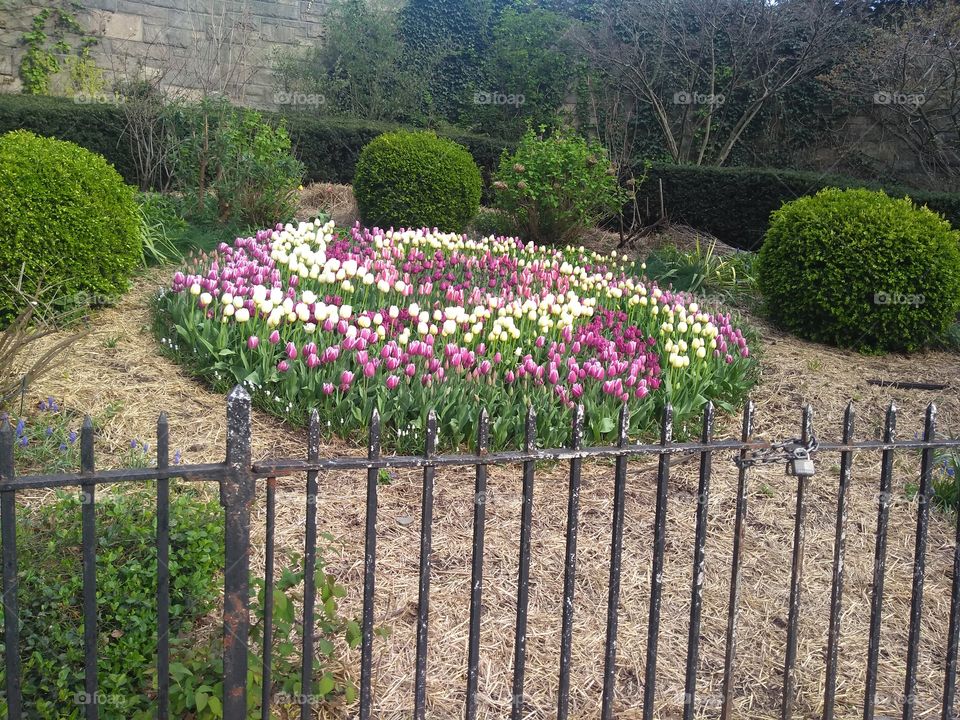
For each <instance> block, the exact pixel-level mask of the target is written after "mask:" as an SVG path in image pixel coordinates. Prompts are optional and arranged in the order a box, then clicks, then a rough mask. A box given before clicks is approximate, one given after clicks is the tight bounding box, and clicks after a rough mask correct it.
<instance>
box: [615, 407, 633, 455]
mask: <svg viewBox="0 0 960 720" xmlns="http://www.w3.org/2000/svg"><path fill="white" fill-rule="evenodd" d="M629 431H630V411H629V410H627V404H626V403H623V404H622V405H621V406H620V417H619V418H618V420H617V447H624V446H625V445H626V444H627V434H628V433H629Z"/></svg>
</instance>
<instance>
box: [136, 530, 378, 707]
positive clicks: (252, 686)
mask: <svg viewBox="0 0 960 720" xmlns="http://www.w3.org/2000/svg"><path fill="white" fill-rule="evenodd" d="M321 539H322V540H324V541H325V543H326V545H325V546H322V547H321V548H320V550H321V551H322V550H323V548H324V547H330V546H331V545H332V543H333V538H332V537H331V536H330V535H327V534H324V535H322V538H321ZM302 567H303V566H302V562H301V558H300V557H299V556H296V555H293V556H291V557H290V558H289V564H288V565H287V566H286V567H284V568H283V569H282V570H281V571H280V574H279V577H278V578H277V579H276V581H275V583H274V588H273V643H272V645H271V649H272V652H271V691H270V702H271V707H272V708H274V709H276V710H278V711H280V710H286V711H294V710H296V709H297V708H299V706H300V701H301V700H302V699H304V698H306V700H307V702H308V704H309V705H310V706H311V707H317V706H320V705H328V706H335V705H342V704H347V705H349V704H350V703H352V702H353V701H354V700H355V699H356V696H357V688H356V686H355V685H354V683H353V681H352V679H350V678H349V677H347V676H344V675H343V674H342V673H341V672H340V671H339V667H340V665H339V663H338V662H337V661H336V657H337V653H338V643H340V642H341V641H342V645H345V646H347V647H351V648H353V647H356V646H357V645H358V644H359V643H360V637H361V635H360V625H359V623H358V622H357V621H356V620H354V619H348V618H345V617H343V616H342V615H341V613H340V609H339V605H338V603H339V600H340V599H341V598H343V597H344V596H345V595H346V591H345V590H344V588H343V586H342V585H340V584H338V583H337V582H336V579H335V578H334V576H333V575H331V574H329V573H327V572H325V561H324V558H323V557H322V555H321V554H319V553H318V555H317V565H316V574H315V585H316V609H315V616H314V617H315V620H314V635H315V643H314V647H315V652H316V654H315V656H314V660H313V670H314V675H313V684H312V686H311V687H309V688H306V689H305V688H304V687H303V684H302V678H301V666H300V661H301V649H302V642H303V641H302V638H301V637H300V630H301V628H302V627H303V625H302V622H303V620H302V615H301V614H300V611H301V610H302V607H303V582H304V573H303V569H302ZM250 590H251V599H250V608H251V612H252V614H253V622H252V623H251V626H250V637H249V643H248V648H249V653H248V658H247V662H248V667H249V672H248V675H247V679H248V683H247V717H248V718H251V720H252V719H253V718H259V717H261V712H262V710H261V708H262V704H261V703H262V694H263V675H262V667H263V627H264V621H265V617H266V615H265V602H266V593H265V590H266V584H265V583H264V581H263V579H261V578H255V579H253V580H252V582H251V589H250ZM177 647H178V652H179V653H180V655H179V657H178V660H177V661H176V662H171V664H170V674H171V685H170V710H171V713H172V714H173V716H174V717H191V718H193V719H194V720H222V718H223V717H224V716H223V703H222V700H223V680H222V678H223V658H222V648H223V635H222V633H221V632H220V628H219V627H217V631H216V632H214V633H212V634H211V635H210V636H209V637H208V638H207V640H206V641H204V642H202V643H199V644H193V643H191V642H189V641H187V642H182V641H181V642H178V644H177ZM151 672H152V676H153V677H154V678H156V668H155V667H154V668H153V670H152V671H151ZM152 717H154V716H153V715H152V714H151V713H150V712H149V711H148V712H145V713H142V714H137V715H134V717H133V720H150V719H151V718H152Z"/></svg>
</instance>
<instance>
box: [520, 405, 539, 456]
mask: <svg viewBox="0 0 960 720" xmlns="http://www.w3.org/2000/svg"><path fill="white" fill-rule="evenodd" d="M523 431H524V432H523V449H524V450H525V451H526V452H533V451H534V450H535V449H536V447H537V411H536V410H534V409H533V405H527V419H526V422H525V423H524V428H523Z"/></svg>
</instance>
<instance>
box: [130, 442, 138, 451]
mask: <svg viewBox="0 0 960 720" xmlns="http://www.w3.org/2000/svg"><path fill="white" fill-rule="evenodd" d="M130 449H131V450H136V449H137V441H136V440H131V441H130Z"/></svg>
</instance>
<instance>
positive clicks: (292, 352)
mask: <svg viewBox="0 0 960 720" xmlns="http://www.w3.org/2000/svg"><path fill="white" fill-rule="evenodd" d="M287 357H288V358H289V359H290V360H296V359H297V346H296V345H294V344H293V343H292V342H288V343H287Z"/></svg>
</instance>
